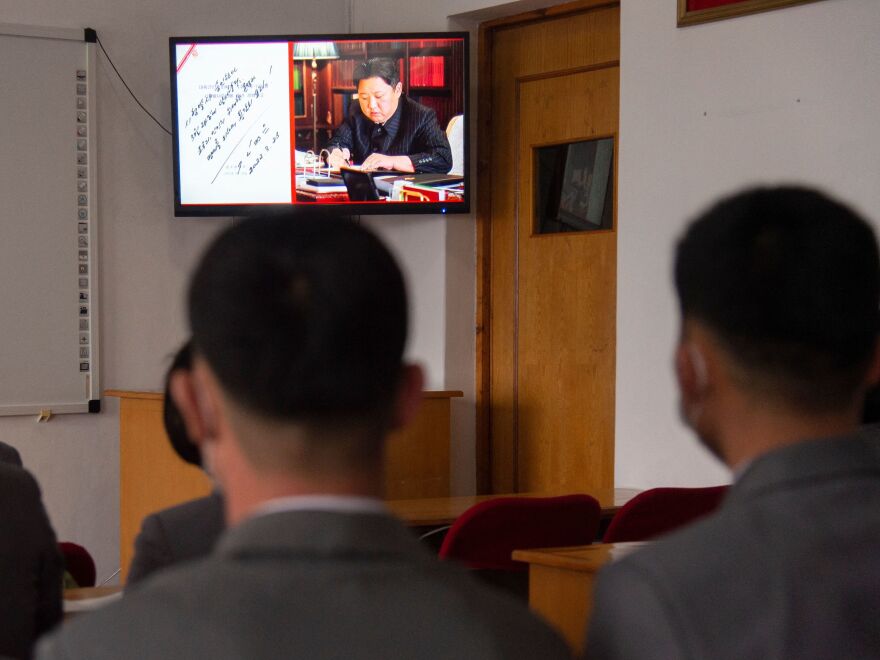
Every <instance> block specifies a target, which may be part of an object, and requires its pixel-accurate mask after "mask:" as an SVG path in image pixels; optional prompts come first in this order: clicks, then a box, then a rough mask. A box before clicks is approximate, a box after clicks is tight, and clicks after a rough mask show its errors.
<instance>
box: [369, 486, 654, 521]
mask: <svg viewBox="0 0 880 660" xmlns="http://www.w3.org/2000/svg"><path fill="white" fill-rule="evenodd" d="M571 492H574V491H568V492H566V493H496V494H494V495H464V496H459V497H432V498H422V499H406V500H404V499H391V498H389V501H387V502H386V504H387V505H388V508H389V509H391V511H392V513H394V514H395V515H396V516H397V517H398V518H401V519H402V520H404V521H406V523H407V524H408V525H412V526H414V527H441V526H443V525H451V524H452V523H453V522H454V521H455V519H456V518H458V516H460V515H461V514H462V513H463V512H464V511H466V510H467V509H469V508H470V507H472V506H473V505H474V504H477V503H479V502H484V501H486V500H491V499H495V498H496V497H550V496H553V495H567V494H569V493H571ZM577 492H582V493H587V494H588V495H592V496H593V497H595V498H596V499H597V500H599V505H600V506H601V507H602V517H603V518H611V516H613V515H614V514H615V513H616V512H617V510H618V509H619V508H620V507H622V506H623V505H624V504H626V503H627V502H628V501H629V500H631V499H632V498H633V497H635V495H636V494H638V493H639V492H641V491H639V490H638V489H636V488H604V489H596V490H591V489H587V490H579V491H577Z"/></svg>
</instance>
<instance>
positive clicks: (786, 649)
mask: <svg viewBox="0 0 880 660" xmlns="http://www.w3.org/2000/svg"><path fill="white" fill-rule="evenodd" d="M595 593H596V600H595V603H594V607H593V618H592V624H591V626H590V630H589V636H588V642H587V655H588V657H592V658H609V659H616V658H632V659H636V658H658V659H659V658H663V660H671V659H675V658H712V659H713V660H724V659H726V658H731V659H732V658H737V659H742V658H762V659H782V658H798V659H804V658H807V659H809V658H815V659H817V660H818V659H820V658H821V659H823V660H824V659H827V658H847V659H848V660H854V659H857V658H877V657H880V442H878V440H877V438H876V435H872V434H870V433H862V434H860V435H859V436H856V437H844V438H834V439H825V440H817V441H814V442H806V443H802V444H799V445H794V446H791V447H787V448H785V449H781V450H777V451H775V452H773V453H771V454H768V455H765V456H763V457H761V458H759V459H757V460H756V461H755V462H754V463H753V464H752V465H751V466H750V467H748V469H747V470H746V471H745V473H744V474H743V475H742V477H741V478H740V479H739V480H738V481H737V483H736V484H735V485H734V486H733V487H732V488H731V490H730V491H729V493H728V495H727V498H726V500H725V501H724V503H723V504H722V505H721V508H720V509H719V511H718V512H717V513H716V514H715V515H712V516H710V517H709V518H707V519H705V520H704V521H702V522H700V523H696V524H695V525H693V526H691V527H689V528H686V529H684V530H683V531H681V532H679V533H675V534H673V535H671V536H669V537H666V538H665V539H664V540H661V541H658V542H657V543H656V544H652V545H650V546H647V547H645V548H643V549H640V550H638V551H636V552H635V553H633V554H632V555H630V556H628V557H626V558H624V559H622V560H621V561H619V562H617V563H615V564H613V565H611V566H610V567H608V568H606V569H604V570H603V571H601V573H600V576H599V579H598V583H597V587H596V592H595Z"/></svg>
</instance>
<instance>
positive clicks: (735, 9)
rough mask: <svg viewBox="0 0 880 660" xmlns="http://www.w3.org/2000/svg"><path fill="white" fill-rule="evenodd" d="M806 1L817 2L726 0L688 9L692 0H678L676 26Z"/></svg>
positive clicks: (801, 0) (801, 1)
mask: <svg viewBox="0 0 880 660" xmlns="http://www.w3.org/2000/svg"><path fill="white" fill-rule="evenodd" d="M808 2H818V0H728V2H726V4H723V5H720V6H718V7H711V8H709V9H690V6H691V5H692V0H678V27H685V26H687V25H696V24H698V23H707V22H709V21H720V20H722V19H725V18H734V17H735V16H744V15H746V14H755V13H757V12H759V11H770V10H771V9H781V8H782V7H792V6H794V5H804V4H807V3H808Z"/></svg>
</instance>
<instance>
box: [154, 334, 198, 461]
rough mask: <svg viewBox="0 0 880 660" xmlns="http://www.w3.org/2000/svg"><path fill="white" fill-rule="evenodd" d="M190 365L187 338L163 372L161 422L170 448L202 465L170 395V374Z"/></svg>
mask: <svg viewBox="0 0 880 660" xmlns="http://www.w3.org/2000/svg"><path fill="white" fill-rule="evenodd" d="M191 367H192V341H191V340H189V339H188V340H187V341H186V342H185V343H184V344H183V345H182V346H181V347H180V348H179V349H178V350H177V353H176V354H175V355H174V358H173V359H172V360H171V366H169V367H168V371H167V372H165V395H164V406H163V408H162V422H163V423H164V425H165V433H166V434H167V435H168V440H169V441H170V442H171V448H172V449H174V451H175V453H176V454H177V455H178V456H180V458H182V459H183V460H184V461H186V462H187V463H190V464H191V465H196V466H198V467H201V466H202V453H201V452H200V451H199V448H198V446H197V445H196V444H195V443H194V442H193V441H192V440H191V439H190V437H189V434H188V433H187V432H186V424H184V422H183V417H182V416H181V414H180V410H179V409H178V408H177V404H175V403H174V398H173V397H172V396H171V390H170V387H169V384H170V381H171V374H172V373H174V372H175V371H177V370H179V369H185V370H189V369H190V368H191Z"/></svg>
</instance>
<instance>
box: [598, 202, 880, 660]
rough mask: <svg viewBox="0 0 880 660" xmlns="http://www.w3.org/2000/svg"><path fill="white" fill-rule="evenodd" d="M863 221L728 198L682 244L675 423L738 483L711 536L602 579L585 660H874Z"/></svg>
mask: <svg viewBox="0 0 880 660" xmlns="http://www.w3.org/2000/svg"><path fill="white" fill-rule="evenodd" d="M878 280H880V259H878V249H877V242H876V239H875V236H874V232H873V231H872V229H871V227H870V225H868V223H867V222H865V221H864V220H863V219H862V218H860V217H858V216H857V215H856V214H855V213H854V212H853V211H852V210H850V209H849V208H847V207H846V206H844V205H843V204H841V203H840V202H838V201H835V200H833V199H830V198H829V197H827V196H826V195H824V194H822V193H819V192H817V191H814V190H810V189H806V188H801V187H778V188H757V189H751V190H746V191H744V192H741V193H739V194H736V195H733V196H731V197H728V198H726V199H723V200H722V201H720V202H719V203H717V204H716V205H714V206H713V207H711V208H710V209H709V210H708V211H706V212H705V213H704V214H702V215H701V216H700V217H699V218H698V219H697V220H696V221H695V222H694V223H693V224H691V225H690V227H689V228H688V229H687V231H686V232H685V234H684V237H683V238H682V239H681V241H680V242H679V244H678V249H677V253H676V260H675V285H676V289H677V293H678V298H679V303H680V310H681V317H682V319H681V320H682V324H681V334H680V338H679V343H678V346H677V349H676V355H675V369H676V376H677V380H678V387H679V393H680V401H681V414H682V417H683V419H684V421H685V422H686V423H687V424H688V426H690V427H691V429H692V430H693V431H694V433H695V434H696V435H697V437H698V438H699V440H700V441H701V443H702V444H703V445H704V446H705V447H706V448H708V449H709V450H710V451H711V452H712V453H713V454H714V455H715V456H716V457H718V458H719V459H720V460H721V461H722V462H723V463H724V464H725V465H726V466H728V467H729V468H730V469H731V471H732V472H733V475H734V484H733V485H732V486H731V488H730V490H729V491H728V494H727V496H726V498H725V500H724V502H723V503H722V505H721V507H720V508H719V509H718V510H717V511H716V512H715V513H714V514H713V515H710V516H708V517H706V518H705V519H703V520H702V521H701V522H698V523H696V524H694V525H692V526H690V527H687V528H685V529H683V530H681V531H679V532H676V533H673V534H670V535H668V536H666V537H665V538H663V539H661V540H659V541H657V542H656V543H651V544H650V545H648V546H646V547H644V548H641V549H639V550H637V551H636V552H634V553H633V554H631V555H629V556H627V557H625V558H624V559H622V560H621V561H619V562H615V563H614V564H612V565H610V566H608V567H606V568H605V569H603V570H602V571H601V572H600V575H599V577H598V581H597V585H596V589H595V592H594V596H595V600H594V603H593V609H592V611H593V617H592V619H591V622H590V627H589V630H588V633H587V646H586V657H588V658H603V659H610V660H614V659H617V658H627V659H633V660H636V659H642V658H657V659H660V658H662V659H663V660H670V659H675V658H712V659H713V660H725V659H726V658H730V659H733V658H780V659H781V658H800V659H804V658H816V659H819V658H823V659H824V658H868V657H878V655H880V636H878V633H877V618H876V617H877V612H878V611H880V516H878V515H877V512H878V511H880V441H878V439H877V435H876V431H872V430H871V429H864V428H860V426H859V425H860V422H861V416H862V409H863V404H864V400H865V394H866V392H867V391H868V390H869V388H870V387H871V386H872V385H874V384H875V383H876V382H877V381H878V379H880V357H878V353H880V352H878V302H880V284H878Z"/></svg>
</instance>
